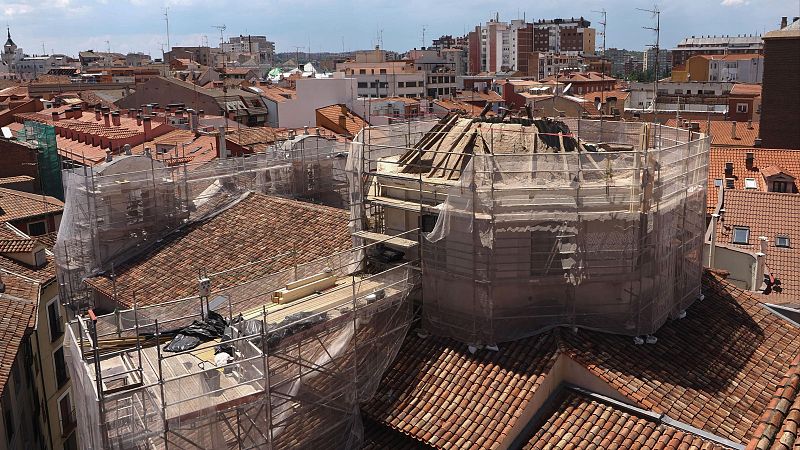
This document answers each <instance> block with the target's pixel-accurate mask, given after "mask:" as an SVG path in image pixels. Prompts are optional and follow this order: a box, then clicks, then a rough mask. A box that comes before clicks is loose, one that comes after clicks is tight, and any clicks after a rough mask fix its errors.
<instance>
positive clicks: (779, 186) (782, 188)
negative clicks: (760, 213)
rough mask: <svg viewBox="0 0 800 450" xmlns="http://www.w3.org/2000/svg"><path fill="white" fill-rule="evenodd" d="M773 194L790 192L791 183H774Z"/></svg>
mask: <svg viewBox="0 0 800 450" xmlns="http://www.w3.org/2000/svg"><path fill="white" fill-rule="evenodd" d="M772 192H790V191H789V183H787V182H785V181H773V182H772Z"/></svg>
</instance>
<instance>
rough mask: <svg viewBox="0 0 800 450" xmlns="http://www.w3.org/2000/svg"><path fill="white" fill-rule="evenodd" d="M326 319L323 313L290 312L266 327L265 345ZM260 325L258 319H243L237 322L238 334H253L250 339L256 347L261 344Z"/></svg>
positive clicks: (276, 342) (272, 344)
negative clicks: (277, 321)
mask: <svg viewBox="0 0 800 450" xmlns="http://www.w3.org/2000/svg"><path fill="white" fill-rule="evenodd" d="M326 320H328V315H327V314H325V313H311V312H298V313H295V314H290V315H288V316H286V317H285V318H284V319H283V320H282V321H280V322H279V323H276V324H273V325H269V326H268V327H267V333H266V334H267V345H268V346H275V345H278V344H279V343H280V342H281V341H282V340H283V339H285V338H287V337H289V336H291V335H293V334H295V333H299V332H301V331H303V330H307V329H309V328H311V327H313V326H314V325H317V324H318V323H320V322H324V321H326ZM261 327H262V325H261V320H259V319H250V320H243V321H241V322H239V323H238V324H237V328H238V329H239V333H240V335H241V336H254V338H253V339H252V341H253V343H254V344H255V345H256V346H257V347H260V346H261V336H260V335H261ZM278 328H280V329H278Z"/></svg>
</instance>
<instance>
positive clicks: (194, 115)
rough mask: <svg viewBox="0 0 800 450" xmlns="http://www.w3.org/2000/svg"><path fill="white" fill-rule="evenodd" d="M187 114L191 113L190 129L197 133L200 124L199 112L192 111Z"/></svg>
mask: <svg viewBox="0 0 800 450" xmlns="http://www.w3.org/2000/svg"><path fill="white" fill-rule="evenodd" d="M187 112H188V113H189V129H191V130H192V132H193V133H197V125H198V122H199V119H198V118H197V111H195V110H193V109H190V110H188V111H187Z"/></svg>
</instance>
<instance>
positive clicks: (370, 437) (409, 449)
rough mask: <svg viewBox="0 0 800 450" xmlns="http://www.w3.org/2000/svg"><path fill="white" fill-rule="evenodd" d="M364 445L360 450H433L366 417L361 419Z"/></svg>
mask: <svg viewBox="0 0 800 450" xmlns="http://www.w3.org/2000/svg"><path fill="white" fill-rule="evenodd" d="M362 421H363V425H364V443H363V445H362V446H361V450H386V449H391V450H424V449H433V447H431V446H429V445H425V444H423V443H422V442H420V441H417V440H415V439H413V438H411V437H409V436H407V435H405V434H403V433H401V432H399V431H396V430H393V429H391V428H389V427H387V426H385V425H381V424H380V423H378V422H375V421H374V420H370V419H369V418H367V417H362Z"/></svg>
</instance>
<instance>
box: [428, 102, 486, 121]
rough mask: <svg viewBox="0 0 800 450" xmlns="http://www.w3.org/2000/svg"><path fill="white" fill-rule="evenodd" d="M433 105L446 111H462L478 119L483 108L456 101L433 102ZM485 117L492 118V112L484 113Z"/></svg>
mask: <svg viewBox="0 0 800 450" xmlns="http://www.w3.org/2000/svg"><path fill="white" fill-rule="evenodd" d="M434 103H435V104H436V105H438V106H440V107H442V108H444V109H446V110H448V111H455V110H462V111H464V112H466V113H467V114H468V115H469V116H470V117H478V115H480V113H481V111H483V107H481V106H476V105H473V104H471V103H466V102H462V101H458V100H444V99H439V100H434ZM486 115H487V116H494V111H489V112H487V113H486Z"/></svg>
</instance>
